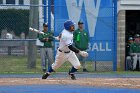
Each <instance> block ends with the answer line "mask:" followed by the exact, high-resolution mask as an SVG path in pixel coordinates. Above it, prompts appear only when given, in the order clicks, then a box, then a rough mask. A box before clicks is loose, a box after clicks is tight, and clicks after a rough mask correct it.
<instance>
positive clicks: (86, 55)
mask: <svg viewBox="0 0 140 93" xmlns="http://www.w3.org/2000/svg"><path fill="white" fill-rule="evenodd" d="M79 54H80V55H81V56H83V57H88V53H87V52H86V51H80V52H79Z"/></svg>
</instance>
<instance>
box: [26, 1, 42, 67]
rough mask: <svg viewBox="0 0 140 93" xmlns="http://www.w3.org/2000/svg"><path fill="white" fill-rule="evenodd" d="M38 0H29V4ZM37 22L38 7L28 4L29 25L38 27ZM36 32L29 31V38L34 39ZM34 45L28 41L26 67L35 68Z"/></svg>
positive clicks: (36, 3) (34, 3)
mask: <svg viewBox="0 0 140 93" xmlns="http://www.w3.org/2000/svg"><path fill="white" fill-rule="evenodd" d="M38 3H39V1H38V0H31V1H30V4H31V5H32V4H33V5H38ZM38 23H39V11H38V7H35V6H30V20H29V25H30V26H31V27H33V28H36V29H38ZM36 37H37V34H36V33H34V32H31V31H29V38H30V39H36ZM36 53H37V50H36V45H35V43H34V42H29V45H28V64H27V67H28V68H36Z"/></svg>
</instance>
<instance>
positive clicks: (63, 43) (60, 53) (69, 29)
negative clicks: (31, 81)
mask: <svg viewBox="0 0 140 93" xmlns="http://www.w3.org/2000/svg"><path fill="white" fill-rule="evenodd" d="M74 24H75V23H74V22H73V21H71V20H67V21H66V22H65V23H64V30H63V31H62V32H61V36H60V42H59V48H58V49H57V54H56V57H55V62H54V63H53V64H52V66H51V67H50V68H49V70H48V72H46V73H44V75H43V76H42V79H46V78H47V77H48V76H49V75H50V74H51V72H54V71H56V69H58V68H59V67H60V66H61V65H62V64H63V63H64V62H66V61H69V62H70V63H71V64H72V68H71V69H70V71H69V75H70V76H71V79H72V80H76V77H75V75H74V73H75V72H76V71H77V70H78V69H79V68H80V67H81V64H80V62H79V60H78V58H77V56H76V54H75V53H79V54H80V55H82V56H83V57H87V56H88V53H87V52H85V51H80V50H79V49H77V48H75V47H74V46H73V31H74V30H75V26H74Z"/></svg>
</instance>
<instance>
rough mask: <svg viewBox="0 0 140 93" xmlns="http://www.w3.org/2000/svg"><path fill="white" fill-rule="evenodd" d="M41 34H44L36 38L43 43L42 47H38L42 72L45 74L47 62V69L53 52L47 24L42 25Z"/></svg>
mask: <svg viewBox="0 0 140 93" xmlns="http://www.w3.org/2000/svg"><path fill="white" fill-rule="evenodd" d="M43 32H44V33H45V34H38V38H39V40H40V41H41V42H43V43H44V46H40V54H41V64H42V70H43V72H46V65H47V62H48V67H50V66H51V64H52V63H53V50H52V41H53V38H52V37H51V36H52V35H53V34H52V33H51V32H50V31H48V24H47V23H43Z"/></svg>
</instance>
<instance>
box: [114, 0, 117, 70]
mask: <svg viewBox="0 0 140 93" xmlns="http://www.w3.org/2000/svg"><path fill="white" fill-rule="evenodd" d="M113 61H114V62H113V71H116V70H117V0H114V60H113Z"/></svg>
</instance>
